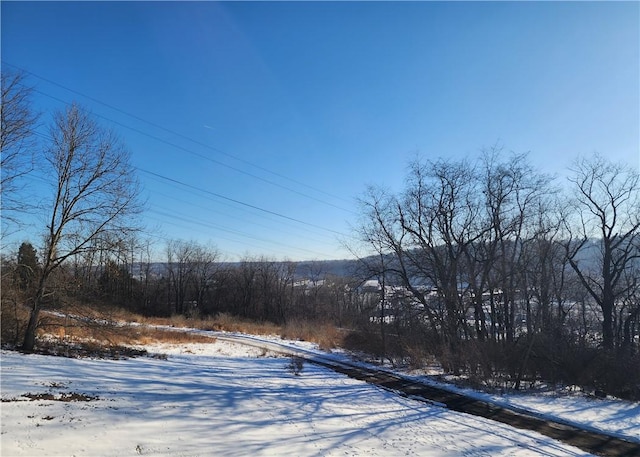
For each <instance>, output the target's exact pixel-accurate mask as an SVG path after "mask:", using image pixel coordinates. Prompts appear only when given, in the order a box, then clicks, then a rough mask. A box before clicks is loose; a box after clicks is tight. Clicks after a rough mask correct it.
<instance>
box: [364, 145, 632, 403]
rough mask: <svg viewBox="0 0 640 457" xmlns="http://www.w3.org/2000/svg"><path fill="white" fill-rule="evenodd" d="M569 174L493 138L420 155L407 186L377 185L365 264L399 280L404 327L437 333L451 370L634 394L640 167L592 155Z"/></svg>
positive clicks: (368, 198) (400, 325)
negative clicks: (547, 170)
mask: <svg viewBox="0 0 640 457" xmlns="http://www.w3.org/2000/svg"><path fill="white" fill-rule="evenodd" d="M571 173H572V174H571V177H570V178H569V182H568V185H566V186H565V185H564V183H559V182H557V180H555V179H553V178H552V177H550V176H547V175H545V174H543V173H541V172H539V171H537V170H536V169H535V168H534V167H533V166H531V165H530V163H529V161H528V159H527V157H526V156H525V155H511V156H509V157H505V156H504V155H503V154H501V153H500V152H499V151H488V152H486V153H484V154H483V155H482V156H481V157H480V158H479V159H478V160H477V161H468V160H460V161H458V160H436V161H419V160H418V161H415V162H414V163H412V164H411V166H410V171H409V174H408V177H407V180H406V188H405V189H404V190H403V191H401V192H400V193H397V194H396V193H389V192H386V191H384V190H382V189H379V188H370V189H369V190H368V192H367V194H366V195H365V196H364V197H363V199H362V201H361V204H362V214H363V218H362V220H361V223H360V226H359V234H360V238H361V240H362V241H363V242H364V244H365V245H366V246H367V247H369V248H373V249H374V250H375V251H376V252H377V253H378V256H374V257H370V258H369V261H368V262H366V265H365V267H366V269H367V270H368V271H369V272H370V273H371V275H373V276H375V277H378V278H379V280H380V282H381V283H385V284H392V285H396V286H399V287H397V288H396V289H393V288H391V289H390V293H391V294H392V296H393V297H395V298H394V305H393V306H391V305H387V308H388V313H391V314H392V316H390V317H389V318H388V319H387V320H386V321H387V322H390V321H392V322H393V327H394V333H395V334H396V335H404V340H405V341H410V340H411V339H415V338H418V339H419V340H421V341H428V345H429V350H430V351H432V352H434V353H436V354H437V355H438V357H439V358H440V360H441V362H443V363H444V364H445V366H446V367H447V369H448V370H449V371H451V372H453V373H460V374H467V375H471V376H476V377H478V378H480V379H484V380H488V379H501V380H503V383H504V384H506V385H514V386H515V387H520V385H521V384H522V383H523V382H525V381H536V380H540V379H544V380H546V381H552V382H553V381H562V382H570V383H576V384H579V385H592V386H595V387H596V388H599V389H601V390H604V391H609V392H612V391H615V392H616V393H618V394H620V395H633V396H636V397H637V396H638V394H639V392H640V358H638V348H639V343H640V340H639V338H640V336H639V335H640V280H639V279H640V195H639V194H640V188H639V176H638V171H637V170H634V169H633V168H630V167H628V166H624V165H618V164H614V163H611V162H610V161H608V160H606V159H605V158H604V157H602V156H599V155H594V156H592V157H588V158H583V159H580V160H578V161H576V162H575V164H574V167H573V169H572V170H571ZM561 186H562V187H561ZM398 296H400V298H398ZM384 309H385V308H384V307H383V308H381V310H384ZM382 314H383V313H382ZM380 321H381V322H384V321H385V320H384V319H383V317H382V315H381V319H380ZM417 324H419V325H417ZM388 327H390V326H389V325H388V324H381V328H380V333H381V335H382V334H383V332H384V331H385V330H387V331H389V328H388ZM400 346H402V343H401V344H400Z"/></svg>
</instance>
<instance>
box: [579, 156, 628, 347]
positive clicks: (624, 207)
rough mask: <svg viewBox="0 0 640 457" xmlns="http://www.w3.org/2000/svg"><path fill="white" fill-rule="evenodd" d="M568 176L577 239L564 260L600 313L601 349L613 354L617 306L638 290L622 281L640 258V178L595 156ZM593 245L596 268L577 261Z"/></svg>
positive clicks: (621, 166) (588, 158) (586, 160)
mask: <svg viewBox="0 0 640 457" xmlns="http://www.w3.org/2000/svg"><path fill="white" fill-rule="evenodd" d="M572 171H573V173H574V175H573V177H572V178H570V181H571V183H572V184H573V187H574V190H575V202H574V204H575V208H576V211H577V215H578V218H579V220H580V224H576V226H577V227H579V228H577V229H574V230H573V232H574V237H573V238H576V239H572V240H571V241H570V242H569V243H568V244H567V256H568V258H569V262H570V264H571V267H572V268H573V269H574V271H575V272H576V274H577V275H578V277H579V278H580V281H581V282H582V284H583V286H584V287H585V289H586V290H587V292H588V293H589V295H590V296H591V297H592V298H593V299H594V301H595V302H596V303H597V304H598V306H599V307H600V308H601V309H602V319H603V322H602V337H603V345H604V346H605V347H606V348H613V346H614V328H613V321H614V312H615V309H616V306H617V304H618V303H620V302H621V300H623V299H624V298H625V297H626V296H627V295H628V293H629V292H632V291H633V289H634V288H635V287H636V286H637V279H636V280H634V281H631V282H629V281H625V279H626V278H627V273H628V272H629V271H630V270H631V269H632V268H634V266H636V267H637V265H636V264H637V259H639V258H640V174H639V173H638V171H636V170H634V169H632V168H631V167H629V166H627V165H624V164H617V163H612V162H610V161H608V160H607V159H605V158H604V157H602V156H601V155H599V154H594V155H593V156H591V157H585V158H581V159H579V160H578V161H576V163H575V165H574V167H573V169H572ZM593 239H597V240H599V249H598V256H597V259H598V265H597V268H594V267H593V266H592V265H591V264H590V263H589V262H585V261H584V260H583V261H581V259H580V257H581V256H584V255H583V254H584V252H585V251H586V250H587V249H588V248H589V247H590V243H589V241H590V240H593ZM592 247H596V246H592Z"/></svg>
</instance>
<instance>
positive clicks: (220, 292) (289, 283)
mask: <svg viewBox="0 0 640 457" xmlns="http://www.w3.org/2000/svg"><path fill="white" fill-rule="evenodd" d="M164 256H165V260H164V261H160V259H158V258H152V257H151V253H150V245H149V244H148V243H139V242H136V240H135V239H129V240H128V241H123V240H119V241H107V240H105V239H101V240H100V241H99V242H96V243H95V244H94V245H92V246H91V248H89V249H87V250H86V252H85V253H84V254H83V255H78V256H76V257H74V258H73V259H70V260H69V261H68V262H67V263H66V264H65V265H64V266H63V267H61V268H59V269H58V271H57V272H56V274H55V276H54V277H53V278H52V279H51V281H50V283H49V287H50V289H51V291H55V294H52V295H51V296H50V298H49V300H48V301H47V303H45V305H46V307H47V308H56V307H57V306H62V305H63V304H64V303H65V302H67V303H69V302H79V303H87V304H91V303H96V302H99V303H102V304H105V305H109V306H117V307H120V308H123V309H126V310H129V311H132V312H135V313H140V314H142V315H146V316H157V317H163V316H173V315H184V316H187V317H208V316H215V315H217V314H220V313H227V314H231V315H234V316H238V317H242V318H246V319H251V320H256V321H268V322H272V323H275V324H286V323H288V322H291V321H295V320H307V321H315V322H322V323H331V324H334V325H336V326H346V327H354V326H357V325H359V324H360V323H361V321H363V320H364V321H366V320H367V316H368V315H369V314H370V311H371V309H372V308H373V307H375V306H376V303H375V300H373V302H372V298H371V297H370V296H366V295H367V294H364V293H362V291H361V290H360V289H359V288H358V282H360V280H359V279H357V278H352V277H342V276H335V275H332V274H330V273H328V272H327V271H325V270H324V267H323V263H322V262H305V264H304V265H302V266H301V265H299V264H297V263H296V262H289V261H276V260H272V259H267V258H247V259H244V260H242V261H240V262H234V263H228V262H224V261H223V260H224V259H223V258H222V256H221V254H220V252H219V251H218V250H217V248H216V247H215V246H211V245H203V244H200V243H197V242H195V241H180V240H174V241H170V242H169V243H167V245H166V249H165V252H164ZM145 257H146V258H145ZM2 267H3V271H4V272H5V274H4V275H3V290H4V292H5V294H4V297H3V298H4V299H5V301H6V300H9V299H11V297H15V298H16V299H17V300H18V301H19V302H20V303H27V302H28V301H29V300H30V298H29V295H30V294H32V293H33V292H34V289H35V288H36V287H37V278H38V276H39V274H40V270H41V268H42V263H41V261H40V259H39V257H38V255H37V252H36V249H35V248H34V247H33V245H32V244H31V243H28V242H25V243H23V244H22V245H21V246H20V248H19V250H18V253H17V255H16V256H15V257H3V259H2ZM365 296H366V297H365ZM376 297H377V295H376Z"/></svg>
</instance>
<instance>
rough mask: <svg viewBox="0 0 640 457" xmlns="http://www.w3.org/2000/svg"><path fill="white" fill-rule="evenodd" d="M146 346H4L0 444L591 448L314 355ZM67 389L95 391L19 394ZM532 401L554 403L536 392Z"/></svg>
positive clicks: (179, 450)
mask: <svg viewBox="0 0 640 457" xmlns="http://www.w3.org/2000/svg"><path fill="white" fill-rule="evenodd" d="M303 346H304V345H297V347H303ZM306 347H308V346H306ZM146 349H147V350H148V351H149V352H150V353H156V354H166V355H167V357H166V359H163V358H162V357H157V358H154V357H139V358H134V359H124V360H104V359H71V358H63V357H51V356H43V355H24V354H20V353H17V352H11V351H2V352H1V354H0V355H1V374H2V378H1V394H2V400H3V402H2V403H1V404H0V406H1V411H0V414H1V415H0V417H1V434H0V440H1V443H0V454H1V455H2V456H59V455H68V456H71V455H75V456H96V455H100V456H127V455H131V456H135V455H150V456H210V455H216V456H240V455H252V456H254V455H255V456H267V455H273V456H276V455H295V456H395V455H398V456H399V455H402V456H461V455H464V456H536V455H545V456H585V455H589V454H587V453H585V452H583V451H581V450H579V449H577V448H574V447H571V446H568V445H565V444H563V443H560V442H558V441H555V440H552V439H550V438H547V437H545V436H543V435H540V434H537V433H535V432H529V431H523V430H518V429H515V428H512V427H509V426H507V425H505V424H500V423H496V422H493V421H490V420H487V419H482V418H477V417H473V416H469V415H465V414H460V413H456V412H452V411H449V410H446V409H444V408H441V407H438V406H435V405H430V404H427V403H423V402H418V401H414V400H411V399H409V398H403V397H400V396H398V395H395V394H393V393H391V392H388V391H385V390H383V389H380V388H377V387H375V386H372V385H370V384H366V383H364V382H360V381H356V380H353V379H350V378H348V377H346V376H343V375H340V374H337V373H335V372H332V371H331V370H328V369H326V368H322V367H319V366H316V365H313V364H310V363H305V364H304V367H303V370H302V372H301V373H300V374H299V375H296V374H294V373H293V372H292V370H291V369H290V368H288V365H289V364H290V359H289V358H288V357H275V356H273V355H272V354H271V353H269V352H265V351H264V350H261V349H258V348H252V347H247V346H243V345H239V344H236V343H232V342H228V341H222V340H221V339H218V340H217V341H215V343H211V344H178V345H166V344H164V345H155V346H147V347H146ZM335 357H339V356H335ZM71 392H74V393H82V394H85V395H88V396H89V397H98V399H97V400H92V401H72V402H63V401H55V400H42V399H36V400H30V399H29V398H27V397H24V396H23V395H24V394H27V393H31V394H45V393H50V394H54V395H55V396H56V397H57V398H59V397H60V395H61V394H63V393H71ZM576 402H577V399H576ZM525 403H527V402H525ZM528 404H529V405H534V403H533V402H532V401H530V402H529V403H528ZM603 404H604V405H605V406H604V409H605V410H606V411H605V412H604V413H603V411H602V409H601V408H600V407H598V411H597V414H596V413H593V412H592V413H584V414H585V416H586V417H587V416H596V415H602V414H604V415H603V416H601V418H600V419H599V421H600V422H602V423H603V424H604V425H606V426H607V427H615V421H616V420H619V421H620V423H621V424H622V428H623V429H624V430H626V433H630V434H632V435H633V434H635V435H636V436H640V433H638V432H639V430H640V426H638V423H637V417H636V418H630V417H629V414H631V413H632V412H635V414H636V415H637V412H638V404H630V405H631V410H629V409H625V408H624V407H620V406H619V405H620V404H621V403H620V402H611V404H609V403H603ZM562 405H564V404H562V403H561V404H560V406H561V407H564V406H562ZM575 405H576V409H577V403H576V404H575ZM616 405H618V406H616ZM627 405H629V404H627ZM534 406H535V405H534ZM538 406H539V407H540V408H545V407H546V408H551V409H553V408H555V407H557V406H558V404H556V403H554V402H553V401H549V399H545V398H544V397H542V398H541V400H540V405H538ZM583 406H584V407H585V408H590V409H594V408H593V405H592V404H589V403H584V404H583ZM609 408H611V413H609V412H608V411H609ZM615 408H618V409H615ZM620 408H622V409H620ZM633 408H635V409H633ZM579 413H580V412H579V411H576V412H575V414H579ZM594 423H596V425H597V423H598V422H597V421H595V422H594Z"/></svg>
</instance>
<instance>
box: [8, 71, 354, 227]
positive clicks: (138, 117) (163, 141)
mask: <svg viewBox="0 0 640 457" xmlns="http://www.w3.org/2000/svg"><path fill="white" fill-rule="evenodd" d="M2 62H3V63H5V64H7V65H9V66H11V67H14V68H16V69H19V70H21V71H23V72H25V73H27V74H30V75H32V76H34V77H36V78H38V79H40V80H42V81H46V82H47V83H49V84H52V85H54V86H57V87H60V88H62V89H64V90H67V91H69V92H72V93H74V94H77V95H80V96H82V97H85V98H87V99H89V100H91V101H93V102H95V103H98V104H100V105H103V106H105V107H107V108H109V109H111V110H114V111H116V112H119V113H121V114H124V115H125V116H128V117H131V118H133V119H136V120H138V121H140V122H143V123H145V124H147V125H150V126H152V127H154V128H157V129H159V130H162V131H165V132H167V133H170V134H172V135H175V136H177V137H180V138H183V139H185V140H187V141H190V142H192V143H194V144H197V145H199V146H202V147H204V148H207V149H210V150H212V151H214V152H216V153H217V154H221V155H224V156H226V157H229V158H232V159H234V160H237V161H239V162H241V163H244V164H245V165H249V166H252V167H254V168H257V169H259V170H262V171H264V172H266V173H269V174H272V175H274V176H277V177H279V178H282V179H285V180H287V181H290V182H292V183H295V184H297V185H300V186H303V187H306V188H308V189H311V190H313V191H315V192H318V193H321V194H324V195H327V196H329V197H332V198H335V199H338V200H342V201H345V202H350V201H349V200H347V199H345V198H344V197H341V196H338V195H334V194H331V193H330V192H326V191H324V190H322V189H318V188H316V187H314V186H311V185H309V184H306V183H303V182H300V181H298V180H295V179H293V178H290V177H288V176H286V175H283V174H281V173H278V172H275V171H272V170H269V169H268V168H265V167H262V166H260V165H256V164H254V163H252V162H250V161H248V160H245V159H242V158H240V157H237V156H234V155H233V154H229V153H226V152H224V151H222V150H220V149H218V148H214V147H213V146H210V145H208V144H206V143H202V142H201V141H198V140H195V139H193V138H190V137H188V136H186V135H184V134H181V133H179V132H176V131H174V130H171V129H169V128H167V127H164V126H161V125H159V124H156V123H154V122H151V121H148V120H146V119H144V118H142V117H140V116H137V115H135V114H131V113H128V112H126V111H124V110H122V109H120V108H118V107H116V106H113V105H110V104H108V103H105V102H103V101H101V100H98V99H96V98H94V97H91V96H89V95H86V94H84V93H82V92H79V91H77V90H74V89H71V88H69V87H67V86H65V85H63V84H60V83H58V82H55V81H52V80H50V79H48V78H45V77H43V76H40V75H38V74H36V73H33V72H31V71H28V70H26V69H24V68H21V67H19V66H17V65H13V64H11V63H9V62H7V61H2ZM34 91H35V92H38V93H40V94H42V95H44V96H47V97H50V98H52V99H54V100H57V101H60V102H62V103H65V104H67V102H65V101H64V100H61V99H59V98H57V97H54V96H52V95H50V94H47V93H44V92H42V91H40V90H37V89H34ZM95 115H96V116H98V117H101V118H102V119H105V120H107V121H109V122H112V123H114V124H116V125H119V126H121V127H124V128H127V129H129V130H132V131H134V132H136V133H139V134H141V135H145V136H147V137H149V138H152V139H154V140H156V141H160V142H162V143H165V144H167V145H169V146H172V147H175V148H177V149H180V150H183V151H185V152H187V153H189V154H192V155H194V156H196V157H199V158H201V159H204V160H208V161H210V162H212V163H215V164H217V165H221V166H224V167H226V168H229V169H231V170H234V171H236V172H238V173H242V174H245V175H247V176H250V177H252V178H254V179H258V180H260V181H263V182H266V183H269V184H271V185H273V186H276V187H280V188H282V189H285V190H287V191H290V192H293V193H295V194H298V195H300V196H303V197H305V198H309V199H312V200H315V201H317V202H320V203H323V204H325V205H328V206H332V207H334V208H337V209H340V210H342V211H346V212H349V213H352V214H355V212H354V211H352V210H350V209H347V208H343V207H341V206H338V205H335V204H333V203H330V202H327V201H326V200H322V199H319V198H316V197H313V196H311V195H308V194H305V193H303V192H300V191H297V190H295V189H292V188H290V187H287V186H283V185H282V184H278V183H275V182H273V181H271V180H268V179H265V178H262V177H260V176H257V175H254V174H253V173H249V172H247V171H245V170H241V169H239V168H236V167H233V166H231V165H228V164H225V163H224V162H220V161H218V160H215V159H212V158H211V157H208V156H206V155H203V154H199V153H197V152H195V151H191V150H189V149H187V148H184V147H182V146H179V145H176V144H173V143H170V142H168V141H166V140H163V139H161V138H158V137H156V136H154V135H151V134H149V133H147V132H144V131H141V130H139V129H136V128H133V127H131V126H129V125H126V124H122V123H120V122H118V121H114V120H113V119H109V118H107V117H105V116H101V115H98V114H95Z"/></svg>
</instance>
